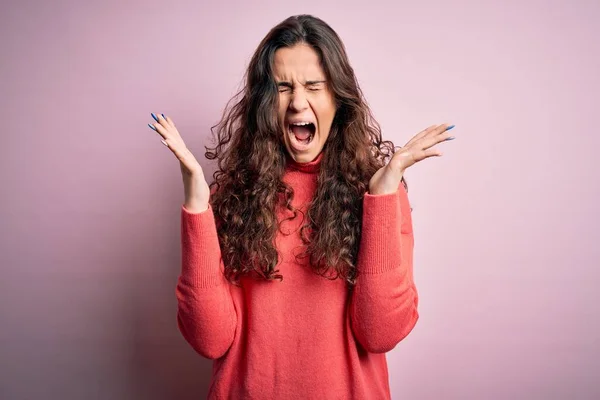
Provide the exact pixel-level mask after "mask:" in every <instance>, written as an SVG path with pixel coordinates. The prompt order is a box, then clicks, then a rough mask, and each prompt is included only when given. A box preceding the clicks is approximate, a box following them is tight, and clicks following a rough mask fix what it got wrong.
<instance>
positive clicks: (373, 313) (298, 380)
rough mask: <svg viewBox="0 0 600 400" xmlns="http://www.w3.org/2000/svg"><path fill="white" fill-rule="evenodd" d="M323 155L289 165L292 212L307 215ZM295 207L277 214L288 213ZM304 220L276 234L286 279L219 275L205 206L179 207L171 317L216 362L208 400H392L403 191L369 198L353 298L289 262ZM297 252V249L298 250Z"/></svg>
mask: <svg viewBox="0 0 600 400" xmlns="http://www.w3.org/2000/svg"><path fill="white" fill-rule="evenodd" d="M322 154H323V153H321V155H320V156H319V157H318V158H317V159H315V160H314V161H312V162H310V163H305V164H299V163H296V162H294V161H291V160H290V162H288V166H287V167H286V173H285V175H284V180H285V181H286V182H287V183H289V184H290V185H291V186H292V187H293V189H294V193H295V195H294V201H293V205H294V206H295V207H296V208H301V209H302V210H303V211H306V209H307V206H308V203H309V202H310V200H311V199H312V197H313V195H314V193H315V189H316V186H317V175H318V174H317V173H318V169H319V166H320V162H321V158H322ZM289 213H291V212H290V211H287V210H286V211H282V214H281V215H279V220H280V221H281V220H282V219H283V217H285V216H287V215H290V214H289ZM302 218H303V216H302V214H301V213H298V217H297V218H296V219H295V220H293V221H287V222H285V223H284V224H283V225H282V229H281V230H282V231H284V233H281V232H279V233H278V236H277V238H276V246H277V249H278V251H279V254H280V264H279V265H278V268H279V270H280V273H281V274H282V275H283V277H284V278H283V281H278V280H275V281H268V282H267V281H259V280H254V279H251V278H242V280H241V283H242V285H241V287H238V286H235V285H232V284H230V283H229V282H228V281H227V280H226V279H225V277H224V275H223V273H222V271H223V263H222V260H221V257H220V254H221V253H220V248H219V242H218V238H217V232H216V225H215V219H214V214H213V211H212V208H211V207H209V209H208V210H206V211H204V212H200V213H190V212H189V211H188V210H186V209H185V207H182V209H181V235H182V236H181V240H182V271H181V276H180V278H179V280H178V283H177V289H176V294H177V299H178V315H177V321H178V325H179V329H180V331H181V333H182V335H183V337H184V338H185V339H186V340H187V341H188V342H189V343H190V345H191V346H192V347H193V348H194V349H195V350H196V351H197V352H198V353H199V354H201V355H202V356H204V357H207V358H210V359H213V360H214V363H213V372H212V378H211V384H210V389H209V395H208V397H209V399H244V400H250V399H282V400H288V399H302V400H309V399H318V400H326V399H361V400H362V399H378V400H380V399H389V398H390V389H389V379H388V369H387V362H386V357H385V352H387V351H389V350H391V349H393V348H394V347H395V346H396V345H397V344H398V342H400V341H401V340H402V339H403V338H404V337H405V336H406V335H408V333H409V332H410V331H411V330H412V329H413V327H414V326H415V323H416V321H417V319H418V313H417V304H418V296H417V290H416V288H415V284H414V281H413V243H414V242H413V233H412V221H411V213H410V206H409V201H408V197H407V193H406V191H405V189H404V186H403V185H400V187H399V188H398V191H397V192H396V193H392V194H385V195H370V194H368V193H366V194H365V196H364V200H363V226H362V233H361V242H360V248H359V256H358V260H357V269H358V271H359V275H358V278H357V284H356V286H355V288H354V289H353V290H352V291H348V289H347V285H346V283H345V282H344V281H342V280H341V279H337V280H335V281H331V280H328V279H326V278H323V277H320V276H319V275H317V274H315V273H313V272H312V271H310V270H309V269H308V268H307V267H306V266H305V265H302V264H303V263H304V262H306V259H299V261H297V260H296V259H295V258H294V254H297V253H298V249H297V247H298V246H302V241H301V239H300V236H299V229H298V228H299V227H300V226H301V225H302ZM295 248H296V249H295Z"/></svg>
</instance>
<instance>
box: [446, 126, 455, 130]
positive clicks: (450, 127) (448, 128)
mask: <svg viewBox="0 0 600 400" xmlns="http://www.w3.org/2000/svg"><path fill="white" fill-rule="evenodd" d="M452 128H454V125H450V126H449V127H447V128H446V130H447V131H449V130H450V129H452Z"/></svg>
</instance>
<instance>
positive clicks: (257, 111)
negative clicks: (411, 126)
mask: <svg viewBox="0 0 600 400" xmlns="http://www.w3.org/2000/svg"><path fill="white" fill-rule="evenodd" d="M300 43H304V44H308V45H310V46H311V47H312V48H313V49H314V50H315V51H316V52H317V54H318V55H319V58H320V61H321V65H322V68H323V70H324V72H325V74H326V77H327V81H328V84H329V85H330V88H331V90H332V92H333V94H334V97H335V100H336V105H337V111H336V115H335V117H334V120H333V123H332V126H331V130H330V133H329V137H328V139H327V142H326V143H325V146H324V148H323V153H324V154H323V158H322V161H321V166H320V170H319V175H318V178H317V179H318V185H317V190H316V193H315V196H314V198H313V200H312V202H311V204H310V206H309V209H308V212H307V218H306V219H305V225H304V226H303V227H302V229H301V236H302V240H303V242H304V243H305V245H306V247H305V251H304V253H303V255H302V256H307V257H310V266H311V268H312V269H313V270H314V272H316V273H318V274H320V275H322V276H324V277H327V278H329V279H337V278H342V279H345V280H346V281H347V282H348V283H349V284H350V286H353V285H354V284H355V281H356V277H357V270H356V260H357V254H358V249H359V244H360V232H361V225H362V224H361V223H362V201H363V196H364V194H365V192H367V191H368V189H369V179H370V178H371V177H372V176H373V174H374V173H375V172H376V171H377V170H378V169H379V168H381V167H382V166H384V165H385V164H386V162H387V161H389V158H390V157H391V155H393V153H394V151H395V148H394V145H393V143H392V142H390V141H383V140H382V136H381V129H380V126H379V124H378V123H377V122H376V121H375V119H374V118H373V115H372V113H371V110H370V109H369V107H368V105H367V102H366V101H365V99H364V96H363V93H362V91H361V90H360V88H359V85H358V81H357V79H356V77H355V75H354V70H353V69H352V67H351V66H350V62H349V61H348V56H347V54H346V50H345V47H344V44H343V43H342V41H341V39H340V38H339V36H338V35H337V34H336V32H335V31H334V30H333V29H332V28H331V27H330V26H329V25H327V24H326V23H325V22H324V21H322V20H321V19H319V18H316V17H313V16H310V15H298V16H292V17H289V18H287V19H286V20H284V21H283V22H281V23H280V24H279V25H277V26H275V27H274V28H273V29H271V31H270V32H269V33H268V34H267V36H266V37H265V38H264V39H263V40H262V41H261V43H260V44H259V46H258V48H257V50H256V51H255V53H254V55H253V57H252V59H251V61H250V64H249V66H248V69H247V71H246V74H245V79H244V81H245V85H244V87H243V88H242V89H241V90H240V91H239V92H238V93H237V94H236V95H235V96H234V97H233V98H232V99H231V100H230V101H229V103H228V104H227V106H226V108H225V111H224V113H223V116H222V119H221V121H220V122H219V123H218V124H217V125H215V126H213V127H212V128H211V131H212V133H213V136H214V137H215V139H216V146H215V147H212V148H211V147H206V150H207V151H206V154H205V155H206V157H207V158H208V159H209V160H213V159H217V160H218V168H217V170H216V172H215V173H214V175H213V178H214V181H213V182H212V183H211V184H210V187H211V192H212V195H211V199H210V203H211V206H212V208H213V211H214V213H215V218H216V219H217V226H218V229H217V232H218V236H219V243H220V246H221V254H222V259H223V262H224V266H225V275H226V276H227V278H228V279H229V280H230V281H232V282H234V283H237V282H238V281H239V278H240V277H241V276H244V275H247V274H250V273H251V274H252V275H258V276H260V277H262V278H263V279H267V280H273V279H280V280H281V279H283V276H282V275H281V274H279V273H278V272H279V270H277V269H276V267H277V264H278V260H279V258H278V254H277V249H276V248H275V247H274V239H275V236H276V234H277V230H278V229H279V222H278V220H277V210H278V207H285V208H287V209H288V210H291V211H293V212H294V216H296V215H297V212H299V210H297V209H294V208H293V206H292V205H291V202H292V198H293V195H294V193H293V189H292V188H291V187H290V186H289V185H287V184H285V183H284V182H283V181H282V177H283V174H284V172H285V166H286V156H285V152H286V149H285V147H284V144H283V142H282V135H283V130H282V128H281V126H280V124H279V121H278V119H277V112H276V110H277V107H278V89H277V86H276V83H275V79H274V77H273V69H272V66H273V59H274V56H275V52H276V51H277V49H279V48H282V47H292V46H294V45H296V44H300Z"/></svg>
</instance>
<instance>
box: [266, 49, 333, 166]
mask: <svg viewBox="0 0 600 400" xmlns="http://www.w3.org/2000/svg"><path fill="white" fill-rule="evenodd" d="M273 67H274V71H273V72H274V75H275V81H276V83H277V87H278V89H279V110H278V118H279V122H280V124H281V126H282V127H283V141H284V144H285V147H286V149H287V151H288V153H289V155H290V156H291V158H292V159H294V160H295V161H296V162H299V163H306V162H310V161H313V160H314V159H315V158H316V157H317V156H318V155H319V153H321V150H323V146H324V145H325V142H326V141H327V137H328V136H329V130H330V129H331V124H332V122H333V117H334V116H335V111H336V107H335V99H334V96H333V93H332V92H331V90H330V89H329V85H328V83H327V82H326V80H325V73H324V71H323V68H321V64H320V62H319V56H318V54H317V53H316V52H315V51H314V50H313V49H312V48H311V47H310V46H308V45H306V44H298V45H295V46H293V47H284V48H280V49H278V50H277V51H276V52H275V60H274V65H273Z"/></svg>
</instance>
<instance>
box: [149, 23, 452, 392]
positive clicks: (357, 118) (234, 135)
mask: <svg viewBox="0 0 600 400" xmlns="http://www.w3.org/2000/svg"><path fill="white" fill-rule="evenodd" d="M234 99H235V102H234V103H230V104H233V105H232V106H231V107H230V106H229V105H228V107H227V109H226V112H225V113H224V115H223V119H222V120H221V122H220V123H219V124H218V125H216V126H215V127H213V129H214V128H216V138H217V145H216V146H215V147H214V148H212V149H209V148H207V153H206V156H207V158H209V159H217V160H218V170H217V172H215V174H214V181H213V182H212V183H211V185H210V186H209V185H208V184H207V182H206V180H205V177H204V175H203V171H202V168H201V167H200V165H199V163H198V162H197V160H196V159H195V157H194V156H193V155H192V153H191V152H190V151H189V150H188V149H187V147H186V145H185V143H184V142H183V140H182V138H181V136H180V134H179V132H178V131H177V128H176V126H175V123H174V122H173V120H172V119H171V118H170V117H165V116H164V115H162V114H161V115H160V116H156V115H155V114H152V116H153V117H154V119H155V120H156V122H155V123H153V124H152V125H150V127H151V128H153V129H155V130H156V131H157V132H158V133H159V134H160V136H161V137H162V139H163V140H162V142H163V143H164V144H165V145H166V146H167V147H168V148H169V149H170V150H171V151H172V152H173V153H174V154H175V156H176V157H177V158H178V160H179V161H180V165H181V171H182V174H183V181H184V188H185V202H184V204H183V205H182V209H181V222H182V230H181V235H182V237H181V239H182V261H183V263H182V264H183V265H182V271H181V276H180V278H179V280H178V284H177V289H176V294H177V299H178V319H177V320H178V325H179V329H180V331H181V333H182V334H183V336H184V337H185V339H186V340H187V341H188V342H189V343H190V345H191V346H192V347H193V348H194V349H195V350H196V351H197V352H198V353H199V354H201V355H202V356H204V357H207V358H210V359H213V360H214V368H213V374H212V381H211V385H210V390H209V398H219V399H221V398H222V399H303V400H306V399H320V400H322V399H389V398H390V390H389V380H388V370H387V363H386V358H385V353H386V352H387V351H389V350H391V349H393V348H394V347H395V346H396V345H397V344H398V343H399V342H400V341H401V340H402V339H403V338H404V337H406V335H408V334H409V332H410V331H411V330H412V329H413V327H414V326H415V323H416V321H417V319H418V313H417V304H418V296H417V290H416V288H415V284H414V281H413V263H412V258H413V257H412V256H413V230H412V221H411V209H410V205H409V201H408V197H407V192H406V186H405V184H404V180H403V174H404V171H405V170H406V169H407V168H408V167H410V166H412V165H413V164H415V163H416V162H419V161H421V160H424V159H426V158H429V157H432V156H440V155H441V153H440V151H439V150H438V149H437V148H435V147H434V146H435V145H436V144H438V143H440V142H443V141H446V140H449V139H452V137H451V136H450V135H449V133H448V132H447V130H448V129H450V128H452V126H448V125H446V124H444V125H438V126H431V127H429V128H427V129H426V130H424V131H422V132H420V133H419V134H417V135H416V136H415V137H413V138H412V139H411V140H410V141H409V142H408V143H407V144H406V145H405V146H404V147H402V148H400V149H399V151H396V149H395V147H394V145H393V143H391V142H389V141H383V140H382V136H381V131H380V128H379V125H378V124H377V122H376V121H374V120H373V118H372V115H371V112H370V110H369V108H368V106H367V104H366V101H365V100H364V98H363V95H362V92H361V91H360V89H359V86H358V83H357V80H356V77H355V75H354V72H353V69H352V67H351V66H350V63H349V61H348V57H347V55H346V51H345V48H344V45H343V43H342V41H341V40H340V38H339V37H338V35H337V34H336V33H335V32H334V31H333V30H332V29H331V27H329V26H328V25H327V24H326V23H325V22H323V21H322V20H320V19H318V18H315V17H312V16H309V15H301V16H294V17H290V18H288V19H286V20H285V21H283V22H282V23H280V24H279V25H277V26H276V27H274V28H273V29H272V30H271V31H270V32H269V33H268V34H267V36H266V37H265V38H264V39H263V41H262V42H261V43H260V45H259V46H258V49H257V50H256V52H255V53H254V56H253V57H252V60H251V62H250V65H249V67H248V70H247V74H246V85H245V88H244V89H243V90H242V91H240V93H238V95H236V97H235V98H234ZM213 132H214V131H213Z"/></svg>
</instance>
